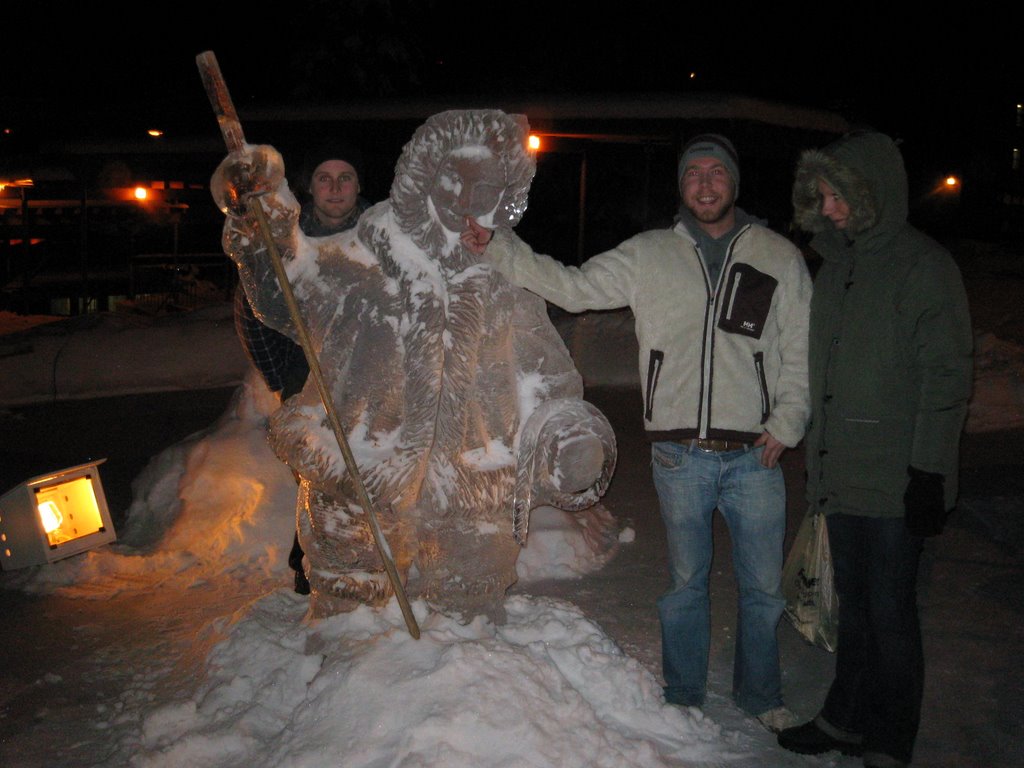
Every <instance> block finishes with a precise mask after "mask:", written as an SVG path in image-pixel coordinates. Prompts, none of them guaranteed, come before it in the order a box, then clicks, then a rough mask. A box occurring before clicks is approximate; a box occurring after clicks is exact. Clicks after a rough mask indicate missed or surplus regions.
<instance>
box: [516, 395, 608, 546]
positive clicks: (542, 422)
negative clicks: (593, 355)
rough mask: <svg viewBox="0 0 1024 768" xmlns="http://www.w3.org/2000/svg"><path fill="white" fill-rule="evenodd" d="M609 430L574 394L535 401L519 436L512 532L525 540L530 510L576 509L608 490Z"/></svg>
mask: <svg viewBox="0 0 1024 768" xmlns="http://www.w3.org/2000/svg"><path fill="white" fill-rule="evenodd" d="M617 455H618V454H617V452H616V447H615V432H614V431H613V430H612V426H611V424H609V423H608V419H607V418H605V416H604V414H603V413H601V411H599V410H598V409H597V408H596V407H594V406H593V405H591V404H590V403H588V402H586V401H585V400H580V399H578V398H575V397H564V398H557V399H553V400H548V401H546V402H543V403H541V404H540V405H539V406H538V407H537V408H536V410H534V412H533V413H532V414H530V418H529V419H528V420H527V422H526V424H525V425H524V426H523V430H522V432H521V433H520V438H519V458H518V465H517V471H516V491H515V501H514V504H513V510H512V533H513V535H514V536H515V538H516V541H518V542H519V543H520V544H523V543H525V541H526V533H527V529H528V527H529V517H530V511H531V510H532V509H534V508H536V507H539V506H541V505H543V504H547V505H550V506H553V507H557V508H558V509H563V510H565V511H567V512H578V511H580V510H583V509H586V508H587V507H589V506H591V505H593V504H596V503H597V501H598V499H600V498H601V497H602V496H603V495H604V492H605V491H606V490H607V489H608V483H609V482H610V481H611V478H612V474H613V473H614V471H615V461H616V458H617Z"/></svg>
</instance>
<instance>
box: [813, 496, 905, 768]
mask: <svg viewBox="0 0 1024 768" xmlns="http://www.w3.org/2000/svg"><path fill="white" fill-rule="evenodd" d="M826 519H827V524H828V544H829V548H830V550H831V552H832V566H833V568H834V571H835V584H836V594H837V595H838V597H839V637H838V640H837V648H836V676H835V680H833V682H832V686H831V687H830V688H829V692H828V696H827V697H826V699H825V706H824V707H823V708H822V710H821V716H822V717H824V718H825V720H827V721H828V722H829V723H831V724H832V725H835V726H837V727H839V728H842V729H844V730H847V731H851V732H853V733H860V734H863V739H864V740H863V745H864V750H865V751H866V752H881V753H883V754H886V755H890V756H892V757H895V758H898V759H900V760H903V761H904V762H907V763H909V762H910V758H911V755H912V753H913V750H914V741H915V740H916V738H917V729H918V725H919V724H920V720H921V697H922V691H923V688H924V654H923V651H922V646H921V624H920V620H919V618H918V613H917V570H918V564H919V562H920V558H921V547H922V541H923V540H922V539H921V538H920V537H919V536H912V535H911V534H909V533H908V532H907V529H906V525H905V523H904V521H903V518H902V517H896V518H879V517H862V516H860V515H844V514H832V515H829V516H828V518H826Z"/></svg>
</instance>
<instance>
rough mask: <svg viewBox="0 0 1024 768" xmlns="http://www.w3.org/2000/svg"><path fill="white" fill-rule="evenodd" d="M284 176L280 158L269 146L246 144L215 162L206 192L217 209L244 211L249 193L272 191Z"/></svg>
mask: <svg viewBox="0 0 1024 768" xmlns="http://www.w3.org/2000/svg"><path fill="white" fill-rule="evenodd" d="M283 180H284V159H283V158H282V157H281V154H280V153H279V152H278V151H277V150H276V149H274V148H273V147H271V146H268V145H265V144H260V145H255V146H246V147H245V149H243V150H240V151H238V152H232V153H230V154H229V155H228V156H227V157H225V158H224V159H223V160H221V162H220V165H218V166H217V170H215V171H214V172H213V176H212V177H211V179H210V192H211V194H212V195H213V200H214V202H215V203H216V204H217V207H218V208H220V210H221V211H222V212H224V213H226V214H228V215H231V216H241V215H243V214H244V213H245V211H246V207H247V205H248V200H249V198H250V197H253V196H259V195H264V194H266V193H268V192H272V191H274V190H275V189H277V187H278V186H279V185H280V184H281V182H282V181H283Z"/></svg>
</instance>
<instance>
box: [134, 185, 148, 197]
mask: <svg viewBox="0 0 1024 768" xmlns="http://www.w3.org/2000/svg"><path fill="white" fill-rule="evenodd" d="M134 194H135V199H136V200H145V199H146V198H147V197H149V191H148V190H147V189H146V188H145V187H136V188H135V192H134Z"/></svg>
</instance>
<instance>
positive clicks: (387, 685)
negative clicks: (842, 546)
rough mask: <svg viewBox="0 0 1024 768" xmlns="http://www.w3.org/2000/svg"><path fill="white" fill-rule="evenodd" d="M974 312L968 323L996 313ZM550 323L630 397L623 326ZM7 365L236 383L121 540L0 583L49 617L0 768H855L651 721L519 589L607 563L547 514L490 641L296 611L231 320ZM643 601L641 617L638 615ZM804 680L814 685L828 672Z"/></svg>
mask: <svg viewBox="0 0 1024 768" xmlns="http://www.w3.org/2000/svg"><path fill="white" fill-rule="evenodd" d="M997 284H998V281H997V282H996V283H995V285H997ZM992 304H993V302H988V303H987V304H986V307H985V311H986V312H989V313H992V312H997V311H998V310H996V309H995V308H994V307H993V306H992ZM1004 304H1005V306H1006V307H1010V306H1011V305H1010V304H1008V303H1005V302H1004ZM1008 311H1014V312H1019V310H1008ZM1015 316H1016V315H1015ZM2 320H10V321H11V322H22V323H24V320H23V319H15V318H14V317H6V316H0V321H2ZM558 324H559V327H560V330H562V332H563V336H564V337H565V338H566V341H567V345H568V346H569V348H570V350H571V351H572V353H573V355H574V358H575V359H576V361H577V365H578V366H579V368H580V370H581V373H582V374H583V376H584V379H585V380H586V383H587V385H588V386H589V387H601V386H620V385H622V386H625V387H628V386H630V385H631V384H632V383H633V382H634V381H635V373H634V368H635V356H634V352H633V350H635V341H634V340H633V339H632V329H631V325H630V322H629V318H628V316H626V315H623V314H622V313H606V314H594V315H586V316H583V317H581V318H578V319H576V320H570V319H568V318H559V320H558ZM992 327H997V328H998V327H1002V326H1000V325H999V324H998V323H995V324H993V326H992ZM1020 343H1021V340H1020V339H1013V340H1010V339H1004V338H1000V337H998V336H997V335H995V334H994V333H993V332H992V331H990V330H985V329H979V333H978V335H977V361H976V366H977V378H976V387H975V395H974V400H973V402H972V404H971V411H970V421H969V423H968V429H967V431H968V432H969V433H973V434H979V433H986V432H990V431H996V430H1005V429H1012V428H1017V427H1021V426H1024V384H1022V381H1024V376H1022V373H1024V371H1022V368H1024V363H1022V360H1024V354H1022V352H1024V350H1022V348H1021V346H1020ZM0 349H3V350H4V351H5V354H4V356H2V357H0V407H4V408H8V409H16V408H17V406H19V405H23V404H26V403H34V402H41V401H48V400H54V399H57V400H60V399H80V398H90V397H96V396H100V395H104V396H105V395H115V394H124V393H132V392H159V391H169V390H175V389H182V390H196V389H202V388H207V387H224V386H235V387H237V390H236V392H235V395H234V397H233V398H232V400H231V402H230V404H229V406H228V408H227V410H226V411H225V412H224V414H223V415H222V417H221V418H220V419H219V420H217V421H216V422H215V423H213V424H210V425H209V426H208V427H207V428H205V429H202V430H200V431H199V432H196V433H194V434H193V435H191V436H190V437H188V438H187V439H185V440H183V441H181V442H179V443H176V444H174V445H171V446H170V447H168V448H167V449H166V450H164V451H162V452H161V453H159V454H158V455H155V456H153V457H152V458H151V459H150V461H149V464H148V465H147V466H146V468H145V470H144V471H143V472H142V473H141V474H140V475H139V476H138V478H137V479H136V480H135V482H134V484H133V501H132V504H131V507H130V508H129V510H128V512H127V516H126V521H125V523H124V524H123V526H122V528H121V529H120V530H118V541H117V542H116V543H115V544H113V545H108V546H106V547H104V548H102V549H100V550H95V551H92V552H89V553H87V554H84V555H81V556H77V557H74V558H70V559H68V560H64V561H60V562H57V563H54V564H51V565H48V566H39V567H33V568H28V569H22V570H18V571H11V572H6V573H0V586H2V587H3V588H4V589H3V591H2V592H0V599H3V601H4V603H3V604H4V611H3V615H4V616H5V617H6V621H7V622H8V623H9V624H8V627H7V628H6V629H5V630H4V632H5V633H7V636H13V634H16V633H18V629H17V627H14V626H10V622H14V623H15V624H18V623H19V622H22V621H24V625H23V626H24V627H26V628H29V629H30V630H31V631H34V632H35V631H38V630H39V628H40V627H41V626H45V625H46V622H47V621H50V622H53V623H54V625H55V629H54V632H53V633H52V636H51V635H50V633H47V632H45V631H41V632H39V633H38V636H36V637H34V639H33V641H32V642H30V643H25V642H21V643H19V646H18V647H19V648H20V649H21V651H22V652H23V653H25V655H26V657H25V658H21V659H11V658H8V661H7V663H8V664H12V665H23V666H22V667H18V668H27V669H29V670H30V673H29V674H27V675H26V674H24V673H22V674H19V675H12V676H8V679H7V682H0V765H3V766H10V767H11V768H31V767H34V766H46V767H47V768H72V767H74V768H78V767H79V766H92V765H95V766H111V767H112V768H113V767H114V766H117V767H120V766H133V767H143V766H146V767H148V766H175V767H177V766H204V767H205V766H211V767H213V766H216V767H225V768H226V767H227V766H253V767H258V766H282V767H283V766H287V767H288V768H291V767H293V766H294V767H298V766H310V767H312V766H337V765H343V766H346V767H352V768H355V767H356V766H366V767H368V768H369V767H371V766H372V767H374V768H376V767H377V766H402V767H403V768H412V767H414V766H417V767H421V766H422V767H426V766H431V767H433V766H446V768H447V767H449V766H453V767H454V766H474V767H478V766H508V767H509V768H512V767H513V766H515V767H516V768H518V767H519V766H538V767H539V766H545V767H546V766H609V767H611V766H645V767H647V766H662V765H664V766H704V765H715V766H750V767H751V768H752V767H753V766H762V765H768V766H788V765H793V766H801V765H835V766H840V765H842V766H846V765H853V764H854V762H850V761H849V760H848V759H846V758H840V757H839V756H838V755H837V754H836V753H831V754H830V755H828V756H824V757H822V758H816V759H812V758H804V757H799V756H796V755H791V754H789V753H786V752H784V751H782V750H779V749H778V748H777V747H775V746H774V740H773V738H772V737H770V736H769V735H768V734H765V733H763V732H760V731H759V730H758V729H757V727H756V725H752V724H751V722H750V721H743V720H742V719H740V718H736V717H731V716H730V717H717V716H715V715H714V712H720V711H722V708H721V707H718V708H717V709H716V707H714V706H711V707H709V708H707V714H702V713H700V712H697V711H696V710H685V709H680V708H677V707H673V706H669V705H665V704H664V703H663V702H662V699H661V687H660V686H661V683H660V679H659V678H658V677H657V676H656V675H655V674H654V673H653V672H652V669H651V668H652V664H651V663H650V659H638V658H634V656H632V655H630V653H627V650H631V649H629V648H628V647H625V646H623V645H622V644H619V643H616V642H615V641H613V640H612V639H611V637H610V636H609V634H608V633H607V632H606V631H605V629H603V628H602V626H600V625H599V624H598V623H596V622H595V620H594V619H593V618H592V617H590V616H588V615H587V614H586V613H585V612H584V610H583V609H581V608H580V607H578V605H577V604H576V602H577V601H575V600H569V599H564V598H562V597H550V596H547V597H545V596H540V594H531V589H530V585H531V584H533V583H537V584H540V583H545V584H550V583H551V581H552V580H554V581H559V580H564V581H565V582H567V583H569V584H572V583H575V582H576V580H580V579H583V578H586V577H592V576H593V575H594V574H595V573H599V572H601V571H602V569H604V568H606V567H607V565H608V564H607V563H606V559H607V556H608V554H609V553H597V552H594V551H593V550H592V549H591V547H590V546H589V545H588V543H587V540H586V537H585V535H584V533H585V531H584V530H583V529H582V528H581V526H580V525H579V524H578V523H576V522H574V521H573V520H572V518H570V517H568V516H566V515H563V514H562V513H558V512H557V511H555V510H544V511H542V512H541V513H538V514H536V515H535V517H534V520H533V522H532V523H531V528H530V531H531V533H530V539H529V544H528V546H527V547H526V548H525V549H524V550H523V554H522V558H521V561H520V566H519V573H520V580H521V583H520V585H517V588H516V590H515V593H514V594H512V595H510V597H509V598H508V601H507V604H506V607H507V611H508V622H507V623H506V624H504V625H501V626H495V625H493V624H491V623H488V622H487V621H485V620H484V619H482V618H479V617H478V618H476V619H475V620H472V621H469V622H467V623H464V622H462V621H459V620H458V619H457V618H456V617H451V616H445V615H441V614H438V613H436V612H433V611H431V610H430V609H429V608H428V606H427V605H425V604H423V603H421V602H416V603H414V605H413V609H414V612H415V615H416V617H417V621H418V623H419V625H420V628H421V630H422V636H421V637H420V638H419V639H418V640H416V639H413V638H412V637H411V635H410V634H409V632H408V631H407V627H406V625H405V622H404V620H403V617H402V614H401V612H400V611H399V609H398V607H397V605H396V604H395V603H394V602H392V603H391V604H390V605H389V606H388V607H387V608H386V609H384V610H381V611H373V610H370V609H367V608H362V609H359V610H357V611H355V612H354V613H351V614H346V615H341V616H335V617H331V618H329V619H320V620H311V619H308V618H307V617H306V615H305V614H306V606H307V602H308V601H307V599H306V598H304V597H301V596H299V595H296V594H295V593H294V592H292V590H291V589H290V588H289V587H288V573H289V571H288V569H287V564H286V562H285V558H286V556H287V547H288V544H289V543H290V540H291V531H292V530H293V526H294V515H293V508H294V492H295V485H294V480H293V479H292V477H291V473H290V471H289V470H288V469H287V468H286V467H284V466H283V465H282V464H281V463H280V462H278V461H277V460H276V459H275V458H274V456H273V455H272V453H271V452H270V449H269V448H268V446H267V444H266V441H265V433H264V427H263V423H264V422H263V420H264V418H265V416H266V413H267V412H268V409H269V408H270V407H271V401H270V400H269V397H268V396H267V395H266V393H265V392H264V391H263V390H262V389H261V388H260V387H259V385H258V383H257V380H256V379H255V378H253V377H252V376H251V374H250V373H249V372H248V368H247V363H246V361H245V358H244V356H242V354H241V351H240V349H239V348H238V346H237V340H236V338H235V337H234V330H233V327H232V325H231V317H230V308H228V307H226V306H223V305H217V306H211V307H208V308H206V309H203V310H200V311H196V312H192V313H187V314H183V315H178V316H173V317H172V316H165V317H160V318H141V317H135V316H131V315H127V316H115V315H108V316H103V317H100V318H92V319H86V318H82V319H79V320H72V321H61V322H58V323H49V324H46V325H40V326H37V327H36V330H35V331H34V332H31V333H25V332H23V333H15V334H9V335H6V336H0ZM608 350H614V354H612V355H609V354H607V351H608ZM169 361H174V364H173V365H170V364H169ZM620 450H621V448H620ZM101 475H102V468H101ZM3 490H6V489H0V491H3ZM619 498H621V496H620V497H619ZM622 507H623V508H622V509H620V508H615V509H611V510H610V511H611V512H612V513H613V514H614V515H615V516H616V519H617V520H618V522H619V525H620V537H619V549H620V551H621V550H624V549H627V548H630V547H634V546H636V541H635V537H636V536H637V529H639V528H640V526H637V527H636V528H634V527H633V526H632V525H631V520H630V514H631V513H630V510H629V509H628V507H629V504H628V503H625V504H623V505H622ZM646 530H647V529H646V528H645V529H644V531H645V532H646ZM643 535H647V534H646V533H644V534H643ZM951 535H954V536H955V535H958V534H951ZM611 554H614V553H611ZM965 562H967V561H965ZM972 567H974V566H971V565H970V564H969V563H968V564H967V565H965V566H964V567H963V568H962V569H961V571H960V572H961V573H966V572H969V571H970V569H971V568H972ZM620 589H621V588H620ZM626 589H627V590H628V586H627V587H626ZM550 591H551V590H539V593H550ZM556 591H558V590H556ZM563 594H567V595H570V596H571V595H572V589H571V588H570V589H568V590H564V591H563ZM617 594H618V593H617ZM584 598H585V596H584V595H583V594H581V595H580V601H579V602H580V603H581V604H586V602H587V601H586V600H585V599H584ZM712 599H713V601H720V600H722V599H723V598H722V597H720V596H715V595H713V598H712ZM643 610H644V611H645V612H646V613H648V614H650V616H651V618H652V619H654V621H655V625H656V617H655V616H654V607H653V605H649V606H645V607H644V608H643ZM58 627H59V628H60V629H59V631H58V629H57V628H58ZM1017 627H1018V628H1017V629H1016V630H1012V632H1015V633H1017V634H1019V623H1018V625H1017ZM718 632H719V630H718V629H717V628H716V636H718ZM726 634H728V632H727V631H726ZM624 648H625V650H624ZM784 661H785V660H784ZM818 665H819V666H818V670H817V671H820V670H821V669H826V670H827V665H828V659H827V657H825V658H820V657H819V662H818ZM787 674H791V673H787ZM807 674H808V675H810V674H811V672H810V671H809V672H808V673H807ZM787 679H789V678H787ZM26 681H28V682H26ZM713 682H715V681H714V678H713ZM717 682H718V683H721V681H717ZM823 682H827V680H825V681H823ZM725 685H727V683H725ZM722 693H723V692H722V691H719V698H721V694H722ZM791 706H794V707H795V708H796V706H795V705H793V704H791ZM803 714H804V715H808V714H813V710H809V711H805V712H803ZM1018 715H1019V713H1018ZM998 737H999V738H1003V737H1005V734H1004V733H1003V731H1001V730H1000V731H998ZM951 764H952V763H951ZM961 764H968V763H961ZM975 764H978V765H981V764H985V765H999V764H1003V763H999V761H998V759H995V760H990V761H989V762H983V763H975Z"/></svg>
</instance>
